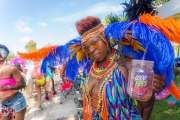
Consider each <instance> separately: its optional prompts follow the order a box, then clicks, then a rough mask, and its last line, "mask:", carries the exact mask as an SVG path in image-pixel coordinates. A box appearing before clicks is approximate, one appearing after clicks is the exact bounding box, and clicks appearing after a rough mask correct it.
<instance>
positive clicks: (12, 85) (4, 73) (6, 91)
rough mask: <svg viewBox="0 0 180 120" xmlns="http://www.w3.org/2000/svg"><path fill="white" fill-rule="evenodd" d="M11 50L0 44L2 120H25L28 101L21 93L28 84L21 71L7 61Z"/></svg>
mask: <svg viewBox="0 0 180 120" xmlns="http://www.w3.org/2000/svg"><path fill="white" fill-rule="evenodd" d="M8 54H9V50H8V48H7V47H6V46H5V45H2V44H0V120H24V117H25V112H26V107H27V105H26V100H25V98H24V96H23V94H22V93H21V92H20V91H19V90H20V89H22V88H24V87H25V85H26V83H25V80H24V77H23V76H22V74H21V73H20V71H19V70H18V69H17V68H16V67H15V66H12V65H7V64H6V62H5V60H6V58H7V56H8Z"/></svg>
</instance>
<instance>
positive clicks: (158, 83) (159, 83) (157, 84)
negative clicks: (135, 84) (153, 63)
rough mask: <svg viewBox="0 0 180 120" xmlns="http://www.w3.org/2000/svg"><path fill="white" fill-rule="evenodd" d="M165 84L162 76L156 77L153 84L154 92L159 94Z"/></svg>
mask: <svg viewBox="0 0 180 120" xmlns="http://www.w3.org/2000/svg"><path fill="white" fill-rule="evenodd" d="M164 84H165V79H164V78H163V77H161V76H160V75H157V74H155V75H154V83H153V92H155V93H156V92H159V91H161V90H162V89H163V87H164Z"/></svg>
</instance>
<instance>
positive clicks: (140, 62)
mask: <svg viewBox="0 0 180 120" xmlns="http://www.w3.org/2000/svg"><path fill="white" fill-rule="evenodd" d="M131 64H132V65H145V66H149V67H154V61H147V60H135V59H132V63H131Z"/></svg>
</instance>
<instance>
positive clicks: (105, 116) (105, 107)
mask: <svg viewBox="0 0 180 120" xmlns="http://www.w3.org/2000/svg"><path fill="white" fill-rule="evenodd" d="M103 96H104V101H103V103H102V105H103V110H102V118H103V120H109V118H108V105H107V97H106V90H104V93H103Z"/></svg>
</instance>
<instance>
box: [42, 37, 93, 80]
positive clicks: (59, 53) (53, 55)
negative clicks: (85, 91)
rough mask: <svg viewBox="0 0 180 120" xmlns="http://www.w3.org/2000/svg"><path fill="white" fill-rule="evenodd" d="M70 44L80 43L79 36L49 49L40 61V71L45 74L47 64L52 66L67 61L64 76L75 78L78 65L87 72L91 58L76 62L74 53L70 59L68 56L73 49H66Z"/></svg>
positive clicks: (70, 78)
mask: <svg viewBox="0 0 180 120" xmlns="http://www.w3.org/2000/svg"><path fill="white" fill-rule="evenodd" d="M72 44H81V38H80V37H78V38H75V39H73V40H71V41H69V42H68V43H66V44H65V45H61V46H58V47H57V48H56V49H55V50H54V51H51V52H50V54H49V55H48V56H47V57H46V58H45V59H44V60H43V61H42V65H41V72H42V73H44V74H47V66H52V67H53V66H57V65H60V64H62V63H64V62H65V61H67V66H66V77H67V78H68V79H69V80H71V81H74V80H75V78H76V76H77V74H78V70H79V68H80V67H82V68H83V70H84V72H85V73H88V72H89V70H90V67H91V64H92V61H91V60H89V59H83V60H82V61H81V62H77V60H76V54H75V55H74V57H73V58H72V59H70V58H69V57H70V55H71V53H72V52H73V51H69V50H68V49H69V46H70V45H72Z"/></svg>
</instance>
